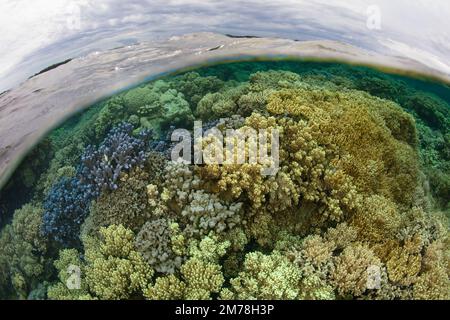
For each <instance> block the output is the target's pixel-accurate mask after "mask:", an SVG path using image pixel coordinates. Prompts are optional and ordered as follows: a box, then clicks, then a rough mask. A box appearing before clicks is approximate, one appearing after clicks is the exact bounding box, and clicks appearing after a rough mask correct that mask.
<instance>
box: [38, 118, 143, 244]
mask: <svg viewBox="0 0 450 320" xmlns="http://www.w3.org/2000/svg"><path fill="white" fill-rule="evenodd" d="M133 129H134V128H133V126H132V125H131V124H129V123H122V124H120V125H118V126H117V127H115V128H113V129H112V130H111V131H110V132H109V133H108V135H107V137H106V138H105V140H104V141H103V142H102V143H101V144H100V146H99V147H98V148H96V147H94V146H88V147H87V148H86V150H85V152H84V154H83V156H82V157H81V165H80V166H79V168H78V174H77V177H76V178H70V179H69V178H62V179H61V180H60V181H59V182H57V183H56V184H55V185H54V186H53V187H52V189H51V190H50V192H49V194H48V196H47V198H46V200H45V202H44V208H45V213H44V216H43V223H42V232H43V234H44V235H45V236H47V237H49V238H50V239H53V240H55V241H56V242H58V243H59V244H61V245H62V246H63V247H70V246H77V245H78V244H79V239H78V234H79V231H80V227H81V224H83V222H84V220H85V219H86V217H87V216H88V214H89V206H90V203H91V201H92V200H94V199H96V198H97V197H98V196H99V195H100V193H101V192H102V191H105V190H108V189H109V190H115V189H117V187H118V186H117V179H118V178H119V176H120V174H121V172H123V171H129V170H130V169H131V168H133V167H135V166H138V165H142V164H143V162H144V161H145V159H146V157H147V156H146V151H147V150H148V148H149V145H150V144H149V140H150V138H151V136H152V132H151V130H146V131H143V132H141V133H140V134H138V135H137V136H136V137H135V136H133V135H132V132H133Z"/></svg>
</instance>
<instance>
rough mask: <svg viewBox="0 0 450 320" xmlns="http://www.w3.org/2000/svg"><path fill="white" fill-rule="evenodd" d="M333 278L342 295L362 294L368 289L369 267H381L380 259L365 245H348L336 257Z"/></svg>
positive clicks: (356, 295)
mask: <svg viewBox="0 0 450 320" xmlns="http://www.w3.org/2000/svg"><path fill="white" fill-rule="evenodd" d="M335 260H336V261H335V263H334V268H333V270H332V271H331V279H332V282H333V284H334V286H335V287H336V289H337V292H338V293H339V294H340V295H341V296H344V297H345V296H347V295H352V296H354V297H358V296H361V295H362V294H363V293H364V292H365V291H366V290H367V289H368V286H367V282H368V279H369V277H368V268H369V267H371V266H374V267H378V268H379V267H381V262H380V260H379V259H378V258H377V257H376V256H375V254H374V253H373V251H372V250H370V249H369V248H367V247H366V246H364V245H361V244H357V245H353V246H348V247H346V248H345V249H344V251H343V252H342V253H341V254H340V255H339V256H338V257H336V259H335Z"/></svg>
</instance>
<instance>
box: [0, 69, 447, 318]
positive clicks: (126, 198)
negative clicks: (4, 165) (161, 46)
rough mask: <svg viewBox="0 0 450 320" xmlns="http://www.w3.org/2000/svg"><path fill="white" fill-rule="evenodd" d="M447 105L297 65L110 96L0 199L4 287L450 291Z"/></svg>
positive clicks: (364, 293)
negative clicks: (19, 195)
mask: <svg viewBox="0 0 450 320" xmlns="http://www.w3.org/2000/svg"><path fill="white" fill-rule="evenodd" d="M449 97H450V90H449V88H448V87H445V86H441V85H439V84H429V83H428V84H426V85H425V83H424V82H421V81H419V80H414V79H408V78H404V77H400V76H392V75H386V74H383V73H381V72H378V71H375V70H371V69H368V68H361V67H351V66H346V65H340V64H318V63H301V62H294V61H291V62H288V61H278V62H240V63H229V64H222V65H217V66H211V67H207V68H202V69H199V70H197V71H195V72H187V73H183V74H179V75H175V76H171V77H167V78H164V79H161V80H158V81H153V82H149V83H145V84H142V85H141V86H139V87H137V88H134V89H131V90H128V91H126V92H123V93H120V94H117V95H115V96H112V97H110V98H109V99H107V100H105V101H103V102H100V103H98V104H95V105H93V106H91V107H89V108H88V109H87V110H86V111H85V112H84V113H83V114H81V115H77V116H75V117H74V118H72V119H70V121H68V122H66V123H64V124H62V125H61V126H60V127H59V128H58V129H56V130H54V131H53V132H51V133H50V134H49V135H48V137H47V138H46V139H45V140H44V141H43V142H41V143H40V144H39V145H37V146H36V147H35V150H33V151H32V153H30V156H29V158H28V159H26V160H25V161H24V162H23V164H22V165H21V166H20V167H19V168H18V170H17V172H16V174H15V175H14V176H13V177H12V179H11V181H10V183H9V184H8V185H7V186H6V187H5V188H4V190H2V191H1V197H0V198H1V199H2V200H1V201H2V203H1V206H0V211H1V214H2V217H1V221H2V226H1V233H0V248H1V249H0V297H1V298H3V299H11V298H20V299H83V300H84V299H449V298H450V296H449V294H450V290H449V289H450V282H449V268H448V266H449V255H448V243H449V242H448V241H449V238H448V234H449V233H448V217H449V214H450V203H449V199H450V105H449V102H450V100H449ZM268 169H272V170H269V171H267V170H268ZM17 190H20V191H19V192H18V191H17ZM13 193H16V194H22V195H23V196H24V197H22V198H23V199H22V198H20V197H19V198H17V197H12V196H9V195H11V194H13ZM25 196H26V197H25ZM10 199H11V200H10ZM12 199H15V200H14V201H13V200H12ZM74 270H75V271H76V272H75V271H74ZM197 311H198V310H197ZM197 311H195V312H197ZM180 312H182V313H186V312H191V311H190V310H188V311H186V310H180ZM202 312H203V314H204V313H205V312H207V311H202Z"/></svg>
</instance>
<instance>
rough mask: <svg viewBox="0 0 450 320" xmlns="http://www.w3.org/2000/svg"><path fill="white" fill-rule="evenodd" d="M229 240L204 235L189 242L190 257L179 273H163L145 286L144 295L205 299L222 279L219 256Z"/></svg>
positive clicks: (216, 288) (215, 291)
mask: <svg viewBox="0 0 450 320" xmlns="http://www.w3.org/2000/svg"><path fill="white" fill-rule="evenodd" d="M229 245H230V244H229V242H219V241H218V239H217V237H214V236H213V237H205V238H204V239H203V240H201V241H200V242H198V241H194V242H192V243H191V244H190V245H189V249H188V250H189V256H190V258H189V259H188V260H187V261H186V262H185V263H184V264H183V265H182V266H181V268H180V276H179V277H178V278H177V277H176V276H174V275H169V276H163V277H159V278H157V279H156V281H155V284H154V285H152V286H149V287H148V288H147V290H146V291H144V295H145V297H146V298H148V299H166V300H168V299H188V300H208V299H211V298H212V295H213V294H218V293H219V291H220V290H221V288H222V285H223V283H224V281H225V279H224V277H223V274H222V270H221V269H222V268H221V266H220V265H219V264H218V262H219V259H220V258H221V257H222V256H223V255H224V254H225V253H226V249H227V248H228V247H229Z"/></svg>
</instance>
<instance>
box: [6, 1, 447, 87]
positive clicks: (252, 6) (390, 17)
mask: <svg viewBox="0 0 450 320" xmlns="http://www.w3.org/2000/svg"><path fill="white" fill-rule="evenodd" d="M369 5H376V6H378V7H379V9H380V14H381V15H380V17H381V30H369V29H368V28H367V27H366V20H367V7H368V6H369ZM449 16H450V3H449V2H448V1H446V0H429V1H426V0H417V1H410V0H408V1H407V0H397V1H392V0H353V1H344V0H308V1H306V0H272V1H261V0H247V1H237V0H228V1H218V0H184V1H182V0H129V1H122V0H95V1H94V0H59V1H54V0H33V1H29V0H2V1H1V4H0V30H2V31H3V33H2V36H1V37H0V91H2V89H6V88H8V87H11V86H14V85H17V83H18V82H19V81H22V80H24V79H25V78H26V77H28V76H29V75H31V74H33V73H35V72H37V71H39V70H40V69H42V68H44V67H46V66H48V65H49V64H51V63H55V62H58V61H59V60H64V59H66V58H69V57H74V56H78V55H82V54H86V53H88V52H89V51H92V50H101V49H107V48H112V47H115V46H118V45H120V44H121V43H125V42H127V41H148V40H152V39H155V38H162V37H168V36H170V35H173V34H175V35H177V34H182V33H188V32H195V31H215V32H228V33H237V34H254V35H260V36H278V37H288V38H294V39H300V40H303V39H333V40H341V41H346V42H349V43H351V44H354V45H358V46H361V47H363V48H366V49H371V50H376V51H379V52H387V53H395V54H398V53H401V54H404V55H409V54H412V53H413V52H414V57H415V58H417V59H420V60H421V61H423V62H425V63H430V61H432V62H433V64H434V66H441V67H444V69H445V68H446V67H448V56H449V54H450V35H449V30H450V19H448V17H449ZM388 39H390V40H389V41H388ZM393 43H396V45H395V46H393V45H392V44H393ZM399 48H402V49H401V50H398V49H399ZM404 48H413V49H414V50H411V49H408V50H406V49H404ZM417 52H420V54H417ZM428 54H429V56H428Z"/></svg>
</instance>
